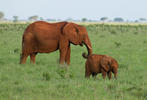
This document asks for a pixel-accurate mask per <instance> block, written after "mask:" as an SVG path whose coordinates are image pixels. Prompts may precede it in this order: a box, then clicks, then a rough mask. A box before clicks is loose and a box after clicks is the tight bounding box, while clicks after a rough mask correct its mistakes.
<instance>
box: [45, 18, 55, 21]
mask: <svg viewBox="0 0 147 100" xmlns="http://www.w3.org/2000/svg"><path fill="white" fill-rule="evenodd" d="M47 21H56V19H50V18H48V19H47Z"/></svg>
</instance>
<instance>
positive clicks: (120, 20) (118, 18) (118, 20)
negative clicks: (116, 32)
mask: <svg viewBox="0 0 147 100" xmlns="http://www.w3.org/2000/svg"><path fill="white" fill-rule="evenodd" d="M114 21H115V22H123V21H124V19H123V18H121V17H117V18H114Z"/></svg>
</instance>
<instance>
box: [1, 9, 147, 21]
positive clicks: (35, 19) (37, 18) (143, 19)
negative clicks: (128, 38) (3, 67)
mask: <svg viewBox="0 0 147 100" xmlns="http://www.w3.org/2000/svg"><path fill="white" fill-rule="evenodd" d="M4 20H7V19H5V14H4V13H3V12H2V11H0V21H4ZM37 20H45V21H63V20H62V19H51V18H48V19H43V17H39V16H38V15H33V16H30V17H28V19H27V20H25V21H37ZM18 21H21V20H20V19H19V17H18V16H16V15H15V16H13V22H18ZM64 21H75V22H147V19H146V18H139V19H137V20H132V21H130V20H124V19H123V18H121V17H115V18H114V19H109V18H108V17H101V18H99V19H97V20H92V19H87V18H82V19H78V20H77V19H76V20H75V19H73V18H67V19H65V20H64Z"/></svg>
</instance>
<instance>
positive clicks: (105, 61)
mask: <svg viewBox="0 0 147 100" xmlns="http://www.w3.org/2000/svg"><path fill="white" fill-rule="evenodd" d="M100 64H101V67H102V68H103V69H104V70H105V71H106V72H108V71H109V70H110V64H111V59H110V58H109V57H108V56H104V57H103V58H102V59H101V61H100Z"/></svg>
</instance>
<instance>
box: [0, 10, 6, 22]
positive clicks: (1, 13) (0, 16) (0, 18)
mask: <svg viewBox="0 0 147 100" xmlns="http://www.w3.org/2000/svg"><path fill="white" fill-rule="evenodd" d="M4 16H5V15H4V13H3V12H2V11H0V20H2V19H3V18H4Z"/></svg>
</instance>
